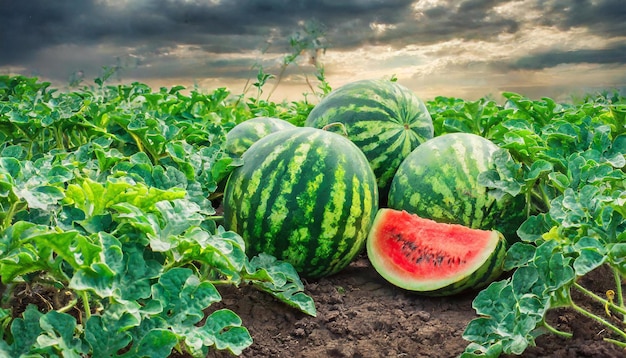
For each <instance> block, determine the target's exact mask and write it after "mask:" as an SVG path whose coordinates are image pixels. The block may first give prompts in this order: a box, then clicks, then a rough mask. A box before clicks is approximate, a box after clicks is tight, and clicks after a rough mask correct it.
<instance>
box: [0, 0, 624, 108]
mask: <svg viewBox="0 0 626 358" xmlns="http://www.w3.org/2000/svg"><path fill="white" fill-rule="evenodd" d="M290 39H292V40H294V41H295V42H297V43H300V44H303V45H307V46H308V48H309V49H310V51H305V52H303V53H302V54H301V55H300V56H299V57H298V58H297V59H296V61H295V62H294V63H292V64H291V65H289V66H288V68H287V71H286V72H285V73H284V75H283V77H282V78H281V81H280V85H279V86H278V89H277V90H276V92H275V94H274V97H273V99H275V100H279V99H281V98H292V99H297V98H301V97H302V96H301V94H302V92H304V91H310V90H307V86H306V80H307V78H308V80H309V82H311V83H312V85H313V86H315V84H316V83H317V82H316V78H315V71H316V68H315V64H316V63H317V65H318V66H321V65H323V67H324V70H325V75H326V78H327V80H328V82H329V83H330V85H331V86H332V87H333V88H336V87H339V86H340V85H342V84H344V83H347V82H349V81H354V80H357V79H364V78H391V77H392V76H395V77H397V78H398V81H399V82H400V83H402V84H404V85H406V86H407V87H409V88H411V89H412V90H414V91H415V92H416V93H417V94H418V95H419V96H420V97H422V98H423V99H431V98H434V97H435V96H438V95H441V96H455V97H461V98H465V99H476V98H479V97H482V96H485V95H489V96H492V97H493V98H495V99H499V98H501V97H500V93H501V92H503V91H515V92H519V93H522V94H524V95H527V96H529V97H531V98H539V97H542V96H550V97H553V98H557V99H568V98H570V97H571V96H572V95H573V94H579V93H583V92H589V91H597V90H601V89H618V90H621V91H622V93H624V92H625V91H626V6H625V2H624V0H545V1H543V0H517V1H506V0H503V1H496V0H462V1H446V0H419V1H413V0H318V1H315V0H152V1H150V0H56V1H49V0H0V74H7V73H20V74H24V75H29V76H37V77H39V78H41V79H44V80H48V81H52V82H53V83H54V84H55V85H56V86H57V87H61V86H66V85H67V84H68V83H69V81H70V80H71V79H76V76H79V75H82V76H84V82H83V83H84V84H91V83H93V82H92V81H93V79H94V78H95V77H97V76H98V75H100V73H101V69H102V66H118V67H119V68H120V71H119V72H118V75H117V76H116V77H115V78H116V79H117V80H121V81H123V82H130V81H141V82H144V83H147V84H149V85H150V86H152V87H153V88H158V87H160V86H172V85H177V84H182V85H186V86H194V85H197V86H199V87H201V88H202V89H205V90H206V91H210V90H212V89H215V88H217V87H224V86H225V87H228V88H229V89H230V90H231V91H232V92H235V93H241V91H242V90H243V88H244V85H245V83H246V80H248V79H253V80H254V79H255V78H256V74H257V72H258V70H259V68H262V69H263V71H264V72H266V73H270V74H274V75H278V74H279V73H280V65H281V63H282V62H283V61H284V59H285V56H286V55H288V54H290V53H292V52H293V50H294V47H293V46H291V45H290ZM316 48H317V49H318V51H315V49H316ZM312 57H314V58H312ZM270 88H271V84H268V86H266V87H265V89H266V93H267V92H268V91H269V89H270Z"/></svg>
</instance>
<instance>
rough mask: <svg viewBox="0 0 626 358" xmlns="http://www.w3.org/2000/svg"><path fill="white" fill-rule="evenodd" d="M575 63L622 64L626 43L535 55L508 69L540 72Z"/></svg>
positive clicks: (520, 60)
mask: <svg viewBox="0 0 626 358" xmlns="http://www.w3.org/2000/svg"><path fill="white" fill-rule="evenodd" d="M577 63H596V64H624V63H626V43H622V44H619V45H615V46H612V47H608V48H603V49H581V50H573V51H549V52H541V53H536V54H532V55H528V56H525V57H522V58H520V59H518V60H517V61H515V62H514V63H513V64H512V65H511V66H510V67H512V68H514V69H526V70H540V69H544V68H549V67H554V66H557V65H560V64H577Z"/></svg>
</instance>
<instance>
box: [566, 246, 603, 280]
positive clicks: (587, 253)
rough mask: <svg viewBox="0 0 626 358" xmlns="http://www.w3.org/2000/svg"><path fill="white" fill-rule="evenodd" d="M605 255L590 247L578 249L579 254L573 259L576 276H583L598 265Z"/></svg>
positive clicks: (601, 262)
mask: <svg viewBox="0 0 626 358" xmlns="http://www.w3.org/2000/svg"><path fill="white" fill-rule="evenodd" d="M605 260H606V256H604V255H603V254H602V253H600V252H598V251H597V250H595V249H592V248H585V249H582V250H580V256H578V257H577V258H576V259H575V260H574V271H575V272H576V275H577V276H584V275H586V274H587V273H589V272H591V271H593V270H594V269H596V268H598V267H600V266H601V265H602V264H603V263H604V261H605Z"/></svg>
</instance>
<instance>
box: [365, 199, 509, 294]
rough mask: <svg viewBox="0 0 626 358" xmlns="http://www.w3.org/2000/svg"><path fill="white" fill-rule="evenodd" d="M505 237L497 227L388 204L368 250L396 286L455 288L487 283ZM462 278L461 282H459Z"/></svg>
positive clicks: (498, 266)
mask: <svg viewBox="0 0 626 358" xmlns="http://www.w3.org/2000/svg"><path fill="white" fill-rule="evenodd" d="M503 241H504V239H503V237H502V235H501V234H500V233H499V232H497V231H487V230H478V229H471V228H469V227H466V226H462V225H458V224H445V223H438V222H436V221H433V220H430V219H424V218H421V217H419V216H417V215H415V214H410V213H408V212H406V211H400V210H394V209H387V208H384V209H380V210H379V212H378V213H377V215H376V219H375V220H374V224H373V226H372V228H371V230H370V233H369V237H368V239H367V253H368V257H369V259H370V261H371V263H372V266H373V267H374V268H375V269H376V271H378V273H379V274H380V275H381V276H383V277H384V278H385V279H386V280H388V281H389V282H391V283H392V284H394V285H396V286H398V287H402V288H404V289H407V290H414V291H436V290H440V289H442V288H446V289H449V291H450V292H455V293H456V292H457V291H459V290H460V289H461V288H463V289H465V288H468V287H471V286H472V283H473V281H476V282H481V283H483V282H482V281H483V280H482V279H483V278H484V277H486V275H488V276H489V277H491V276H493V275H492V272H491V271H493V270H501V264H502V260H503V258H504V255H503V253H504V244H503ZM491 260H497V261H498V262H490V261H491ZM472 276H474V277H472ZM474 278H475V280H474ZM459 282H462V283H463V287H456V286H455V283H459ZM440 293H442V294H445V293H446V292H445V290H443V291H441V292H440Z"/></svg>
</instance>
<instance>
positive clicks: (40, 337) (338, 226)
mask: <svg viewBox="0 0 626 358" xmlns="http://www.w3.org/2000/svg"><path fill="white" fill-rule="evenodd" d="M262 87H263V81H262V79H261V78H259V79H258V82H256V83H254V84H253V85H252V86H250V87H249V89H250V90H249V91H243V92H244V93H236V92H232V91H231V90H229V89H227V88H218V89H215V90H211V91H206V90H202V89H199V88H185V87H183V86H175V87H169V88H166V87H162V88H158V89H157V88H150V87H149V86H148V85H146V84H143V83H138V82H134V83H130V84H109V83H108V81H107V78H106V76H104V77H101V78H96V79H95V80H94V82H93V84H90V85H81V86H80V87H72V88H70V89H64V90H61V89H56V88H54V87H53V86H52V85H51V84H50V83H48V82H44V81H40V80H39V79H37V78H31V77H24V76H19V75H4V76H0V296H1V297H0V337H1V339H0V356H1V357H94V358H97V357H124V358H131V357H132V358H134V357H151V358H154V357H185V358H188V357H229V356H233V355H235V356H243V357H499V356H502V357H513V356H522V357H546V356H549V357H623V356H625V355H626V304H625V301H624V287H625V283H626V99H625V98H624V97H623V94H622V93H620V92H618V91H605V92H602V93H589V94H587V95H585V96H583V97H579V98H575V99H574V98H573V99H572V100H570V101H567V102H557V101H555V100H553V99H551V98H541V99H530V98H527V97H525V96H524V95H523V94H518V93H512V92H504V93H501V94H499V95H498V97H497V98H495V97H494V98H492V97H491V96H486V97H483V98H481V99H479V100H464V99H461V98H452V97H436V98H433V99H428V100H421V99H419V98H418V97H415V94H414V93H411V91H409V90H408V89H406V88H404V87H402V86H400V85H399V84H398V83H397V81H396V79H395V78H392V79H390V80H388V79H384V80H383V79H381V80H372V81H359V82H356V83H352V84H348V85H346V86H344V87H339V88H335V89H334V91H333V90H331V88H330V87H329V86H328V84H327V83H325V82H324V83H322V85H320V87H318V88H317V89H314V88H311V90H312V92H311V93H307V94H303V97H302V99H300V100H296V101H283V102H275V101H270V100H269V99H267V97H266V96H264V93H263V90H262ZM254 88H256V91H255V90H252V89H254ZM418 215H419V217H418ZM427 229H428V230H433V231H432V234H425V232H427V231H426V230H427ZM433 237H438V238H439V243H438V244H435V243H429V242H428V240H431V239H432V238H433ZM465 238H475V239H474V240H475V242H473V243H472V245H470V244H467V245H466V246H463V245H462V244H459V243H462V242H463V241H462V239H465ZM481 240H482V241H481ZM442 241H443V242H444V243H443V244H442V243H441V242H442ZM459 245H461V246H459ZM466 247H467V248H466ZM394 263H395V264H394ZM398 263H401V264H398ZM396 264H397V265H396ZM394 265H396V266H394ZM398 267H400V268H398Z"/></svg>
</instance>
